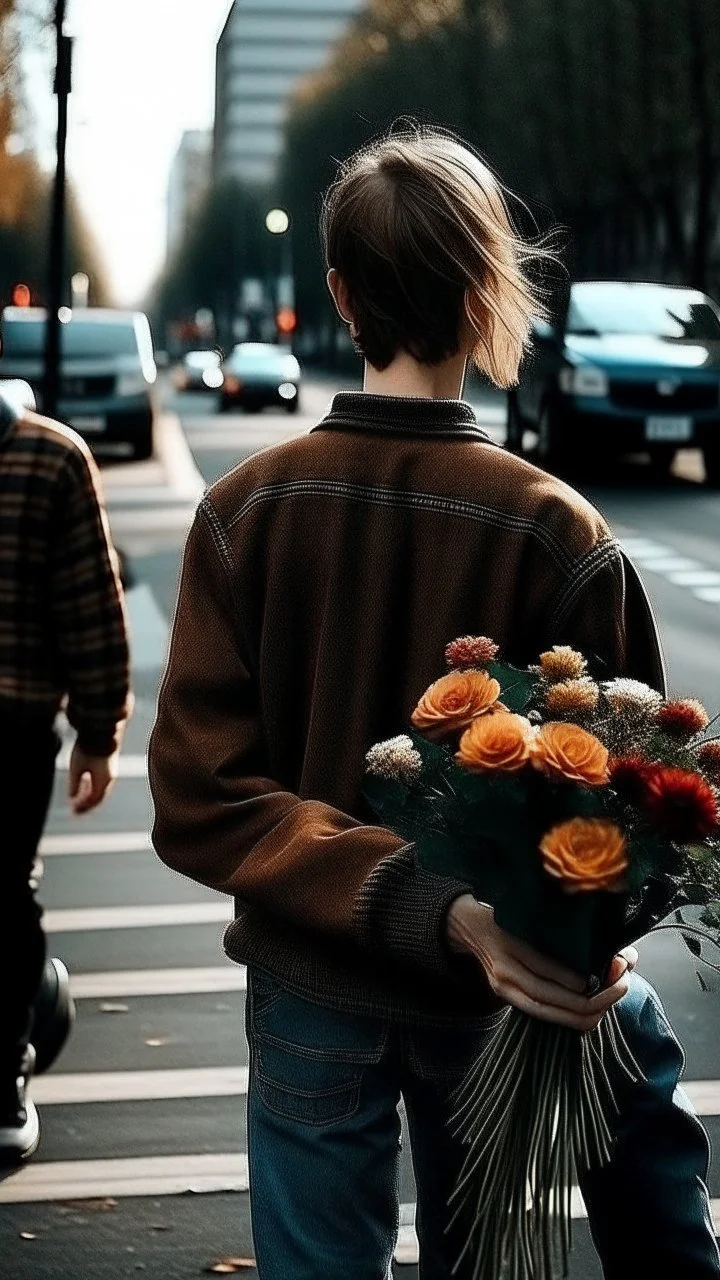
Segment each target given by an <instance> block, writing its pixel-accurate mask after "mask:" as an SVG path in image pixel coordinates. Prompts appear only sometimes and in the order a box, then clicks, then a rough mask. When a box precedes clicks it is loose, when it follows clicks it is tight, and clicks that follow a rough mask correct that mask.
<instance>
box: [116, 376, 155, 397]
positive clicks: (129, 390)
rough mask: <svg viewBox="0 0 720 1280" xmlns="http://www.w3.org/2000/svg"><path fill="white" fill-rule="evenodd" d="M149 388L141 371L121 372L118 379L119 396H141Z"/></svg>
mask: <svg viewBox="0 0 720 1280" xmlns="http://www.w3.org/2000/svg"><path fill="white" fill-rule="evenodd" d="M147 389H148V384H147V382H146V381H145V379H144V378H143V376H142V374H141V373H121V374H120V377H119V378H118V380H117V393H118V395H119V396H141V395H142V394H143V392H145V391H147Z"/></svg>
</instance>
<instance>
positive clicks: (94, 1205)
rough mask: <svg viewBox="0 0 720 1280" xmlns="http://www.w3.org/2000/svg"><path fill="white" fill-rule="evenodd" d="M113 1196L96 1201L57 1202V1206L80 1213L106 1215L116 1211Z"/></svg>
mask: <svg viewBox="0 0 720 1280" xmlns="http://www.w3.org/2000/svg"><path fill="white" fill-rule="evenodd" d="M117 1203H118V1202H117V1200H116V1199H115V1198H114V1196H103V1197H102V1199H99V1200H98V1199H96V1200H59V1201H58V1205H59V1206H61V1207H64V1208H66V1209H79V1210H80V1212H81V1213H108V1212H109V1211H110V1210H111V1209H117Z"/></svg>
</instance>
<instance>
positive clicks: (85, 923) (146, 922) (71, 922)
mask: <svg viewBox="0 0 720 1280" xmlns="http://www.w3.org/2000/svg"><path fill="white" fill-rule="evenodd" d="M231 918H232V911H231V904H230V902H229V900H228V899H223V900H221V901H219V902H178V903H162V904H159V905H157V906H153V905H143V906H135V907H133V906H130V907H78V908H75V907H70V908H66V909H62V910H58V911H46V912H45V914H44V916H43V927H44V929H45V932H46V933H90V932H94V931H95V930H96V929H151V928H152V929H154V928H158V927H164V926H166V925H179V924H229V923H230V920H231Z"/></svg>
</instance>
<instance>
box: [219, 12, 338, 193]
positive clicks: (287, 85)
mask: <svg viewBox="0 0 720 1280" xmlns="http://www.w3.org/2000/svg"><path fill="white" fill-rule="evenodd" d="M362 3H363V0H235V3H234V4H233V6H232V9H231V10H230V13H229V15H228V18H227V22H226V23H225V27H224V29H223V31H222V34H221V36H220V39H219V41H218V46H217V63H216V95H215V134H214V146H213V168H214V174H215V176H216V177H217V178H219V179H222V178H225V177H236V178H239V179H240V180H241V181H245V182H251V183H266V182H270V181H272V179H273V177H274V175H275V172H276V169H277V164H278V159H279V156H280V151H281V148H282V131H283V125H284V122H285V118H286V115H287V110H288V102H289V98H290V96H291V94H292V92H293V89H294V88H295V87H296V85H297V83H298V81H299V80H301V79H302V77H303V76H305V75H308V74H309V73H310V72H312V71H315V70H316V69H317V68H318V67H321V66H322V65H323V63H324V62H325V60H326V58H327V55H328V53H329V51H330V48H331V46H332V45H333V43H334V42H335V41H336V40H337V39H338V38H339V37H340V36H341V35H342V34H343V33H344V31H345V30H346V28H347V25H348V23H349V21H350V20H351V19H352V18H353V17H354V16H355V14H356V13H358V12H359V10H360V9H361V8H362Z"/></svg>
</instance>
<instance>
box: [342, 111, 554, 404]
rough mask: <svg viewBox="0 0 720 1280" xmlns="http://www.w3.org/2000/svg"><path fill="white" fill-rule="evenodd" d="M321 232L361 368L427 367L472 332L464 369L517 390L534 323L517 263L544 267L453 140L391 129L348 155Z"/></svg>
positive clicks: (536, 297) (544, 253) (481, 166)
mask: <svg viewBox="0 0 720 1280" xmlns="http://www.w3.org/2000/svg"><path fill="white" fill-rule="evenodd" d="M321 232H322V237H323V243H324V248H325V256H326V261H327V265H328V266H329V267H335V268H336V270H337V271H338V273H339V274H340V276H341V277H342V278H343V280H344V282H345V285H346V288H347V290H348V296H349V300H350V303H351V305H352V313H353V320H354V322H355V326H356V329H357V339H356V341H357V345H358V347H359V349H360V350H361V352H362V353H363V355H364V356H365V357H366V359H367V360H368V361H369V362H370V364H371V365H374V366H375V367H376V368H378V369H384V368H387V366H388V365H389V364H390V363H391V361H392V360H393V359H394V357H395V356H396V355H397V354H398V352H399V351H407V352H408V353H409V354H410V355H412V356H413V357H414V358H415V359H417V360H420V361H421V362H422V363H424V364H438V363H439V362H440V361H442V360H445V359H447V358H448V357H450V356H452V355H455V354H456V353H457V352H458V351H459V350H460V348H461V345H462V344H463V343H464V341H465V340H466V336H467V339H468V340H470V339H471V335H473V334H474V337H475V341H474V343H473V344H472V352H471V354H472V359H473V360H474V363H475V364H476V366H477V367H478V368H479V369H480V370H481V371H482V372H484V373H486V374H487V375H488V377H489V378H490V379H491V380H492V381H493V382H494V383H495V384H496V385H497V386H499V387H510V386H513V385H514V384H515V383H516V382H517V378H518V368H519V365H520V360H521V358H522V355H523V352H524V350H525V348H526V346H527V343H528V339H529V334H530V325H531V321H532V319H533V318H534V317H544V316H545V315H546V307H545V304H544V302H543V300H542V296H541V290H540V287H539V285H537V284H532V283H531V282H530V279H529V276H528V266H529V264H530V263H531V262H532V261H533V260H538V259H553V260H554V258H553V255H552V253H551V252H550V251H549V250H548V249H546V248H544V247H542V246H541V245H540V244H539V243H538V242H532V243H531V242H530V241H528V240H526V239H524V238H523V237H522V236H521V235H520V234H519V233H518V232H517V231H516V229H515V227H514V226H513V222H512V219H511V216H510V212H509V209H508V204H507V200H506V195H505V192H504V190H503V188H502V186H501V184H500V183H499V182H498V180H497V178H496V177H495V176H494V174H493V173H492V172H491V171H490V169H489V168H488V167H487V165H486V164H485V163H484V162H483V161H482V160H481V159H480V157H479V156H477V155H476V154H475V152H474V151H472V150H471V149H470V148H469V147H467V146H465V145H464V144H463V143H461V142H460V141H459V140H458V139H457V138H456V137H454V135H452V134H451V133H449V132H448V131H446V130H444V129H438V128H429V127H425V126H420V125H417V126H403V127H402V128H401V129H397V128H395V129H393V130H392V131H391V133H390V134H389V135H388V136H386V137H384V138H383V139H381V140H380V141H377V142H373V143H371V144H370V145H369V146H367V147H364V148H363V149H362V150H361V151H359V152H357V153H356V154H355V155H353V156H351V157H350V159H349V160H347V161H346V162H345V163H344V164H343V165H342V166H341V168H340V172H339V174H338V176H337V178H336V180H335V181H334V182H333V184H332V186H331V187H330V189H329V191H328V192H327V194H326V196H325V200H324V203H323V212H322V220H321ZM463 322H465V323H463Z"/></svg>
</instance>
